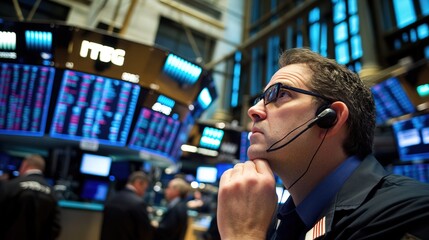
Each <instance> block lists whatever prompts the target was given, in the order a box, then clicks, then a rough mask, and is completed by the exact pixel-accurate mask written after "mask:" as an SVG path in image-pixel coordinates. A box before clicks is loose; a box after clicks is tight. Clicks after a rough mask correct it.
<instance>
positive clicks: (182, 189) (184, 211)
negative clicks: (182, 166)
mask: <svg viewBox="0 0 429 240" xmlns="http://www.w3.org/2000/svg"><path fill="white" fill-rule="evenodd" d="M189 190H190V186H189V184H188V183H187V182H186V181H185V180H184V179H182V178H174V179H172V180H170V182H169V183H168V186H167V188H166V189H165V192H164V195H165V199H166V200H167V202H168V206H167V211H166V212H165V213H164V214H163V215H162V218H161V220H160V222H159V224H158V226H157V229H156V231H155V239H156V240H183V239H185V235H186V230H187V228H188V208H187V205H186V197H187V195H188V192H189Z"/></svg>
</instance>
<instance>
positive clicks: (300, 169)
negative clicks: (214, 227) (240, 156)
mask: <svg viewBox="0 0 429 240" xmlns="http://www.w3.org/2000/svg"><path fill="white" fill-rule="evenodd" d="M279 63H280V69H279V70H278V71H277V72H276V73H275V74H274V75H273V77H272V78H271V80H270V82H269V83H268V85H267V86H266V88H265V91H264V92H263V94H262V95H261V96H260V97H258V98H257V99H256V101H255V103H254V105H253V106H252V107H250V109H249V110H248V115H249V117H250V118H251V120H252V129H251V132H252V134H251V136H250V147H249V148H248V151H247V154H248V157H249V161H246V162H244V163H238V164H236V165H235V166H234V168H233V169H230V170H227V171H226V172H225V173H224V174H223V175H222V177H221V180H220V187H219V195H218V211H217V212H218V215H217V217H218V227H219V231H220V235H221V236H222V239H228V240H234V239H247V240H249V239H251V240H252V239H265V238H266V236H269V235H270V234H268V232H270V231H274V233H273V234H272V239H428V238H429V227H428V226H429V185H428V184H424V183H421V182H417V181H415V180H413V179H411V178H407V177H404V176H398V175H392V174H390V173H389V172H387V171H386V170H385V169H384V168H383V166H382V165H381V164H380V163H379V162H378V161H377V159H376V158H375V157H374V156H373V149H372V148H373V139H374V129H375V107H374V100H373V98H372V94H371V91H370V89H369V88H368V87H366V86H365V85H364V83H363V82H362V81H361V80H360V79H359V77H358V75H357V74H355V73H353V72H352V71H350V70H349V69H347V68H346V67H345V66H341V65H339V64H337V63H336V62H335V61H334V60H331V59H327V58H324V57H322V56H320V55H318V54H317V53H314V52H312V51H311V50H308V49H289V50H287V51H285V52H284V53H283V54H282V55H281V57H280V60H279ZM273 173H275V174H277V175H278V176H279V177H280V179H281V180H282V182H283V184H284V186H285V188H286V189H287V190H288V191H289V193H290V194H291V195H290V197H289V199H288V200H287V201H286V203H285V204H284V205H283V206H282V207H281V208H280V209H279V210H278V214H277V216H276V217H277V219H275V221H272V218H273V214H274V213H275V211H276V204H277V196H276V192H275V179H274V174H273ZM271 222H275V223H276V224H273V225H270V223H271Z"/></svg>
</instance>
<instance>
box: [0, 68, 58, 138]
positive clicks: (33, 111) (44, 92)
mask: <svg viewBox="0 0 429 240" xmlns="http://www.w3.org/2000/svg"><path fill="white" fill-rule="evenodd" d="M0 68H1V69H0V71H1V72H0V133H3V134H11V135H26V136H42V135H43V134H44V131H45V127H46V118H47V114H48V108H49V100H50V95H51V89H52V82H53V79H54V75H55V69H54V68H52V67H45V66H34V65H25V64H14V63H0Z"/></svg>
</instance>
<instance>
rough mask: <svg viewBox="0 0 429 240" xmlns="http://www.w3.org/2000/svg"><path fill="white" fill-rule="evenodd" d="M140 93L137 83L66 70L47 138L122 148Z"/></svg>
mask: <svg viewBox="0 0 429 240" xmlns="http://www.w3.org/2000/svg"><path fill="white" fill-rule="evenodd" d="M139 93H140V86H138V85H136V84H132V83H129V82H124V81H120V80H116V79H110V78H106V77H102V76H97V75H92V74H86V73H81V72H76V71H69V70H67V71H65V72H64V78H63V81H62V84H61V87H60V94H59V96H58V101H57V103H56V109H55V113H54V116H53V124H52V127H51V132H50V135H51V136H52V137H56V138H63V139H69V140H81V139H96V140H97V141H99V142H100V143H102V144H107V145H117V146H124V145H125V144H126V141H127V137H128V132H129V130H130V127H131V123H132V119H133V114H134V111H135V107H136V104H137V99H138V96H139Z"/></svg>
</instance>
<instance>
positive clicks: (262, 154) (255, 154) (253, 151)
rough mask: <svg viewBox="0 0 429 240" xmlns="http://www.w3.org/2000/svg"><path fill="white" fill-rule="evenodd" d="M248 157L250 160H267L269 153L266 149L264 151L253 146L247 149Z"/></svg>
mask: <svg viewBox="0 0 429 240" xmlns="http://www.w3.org/2000/svg"><path fill="white" fill-rule="evenodd" d="M247 157H248V158H249V160H254V159H265V158H266V157H267V151H266V150H265V149H262V148H261V147H256V146H252V145H251V146H250V147H249V148H248V149H247Z"/></svg>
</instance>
